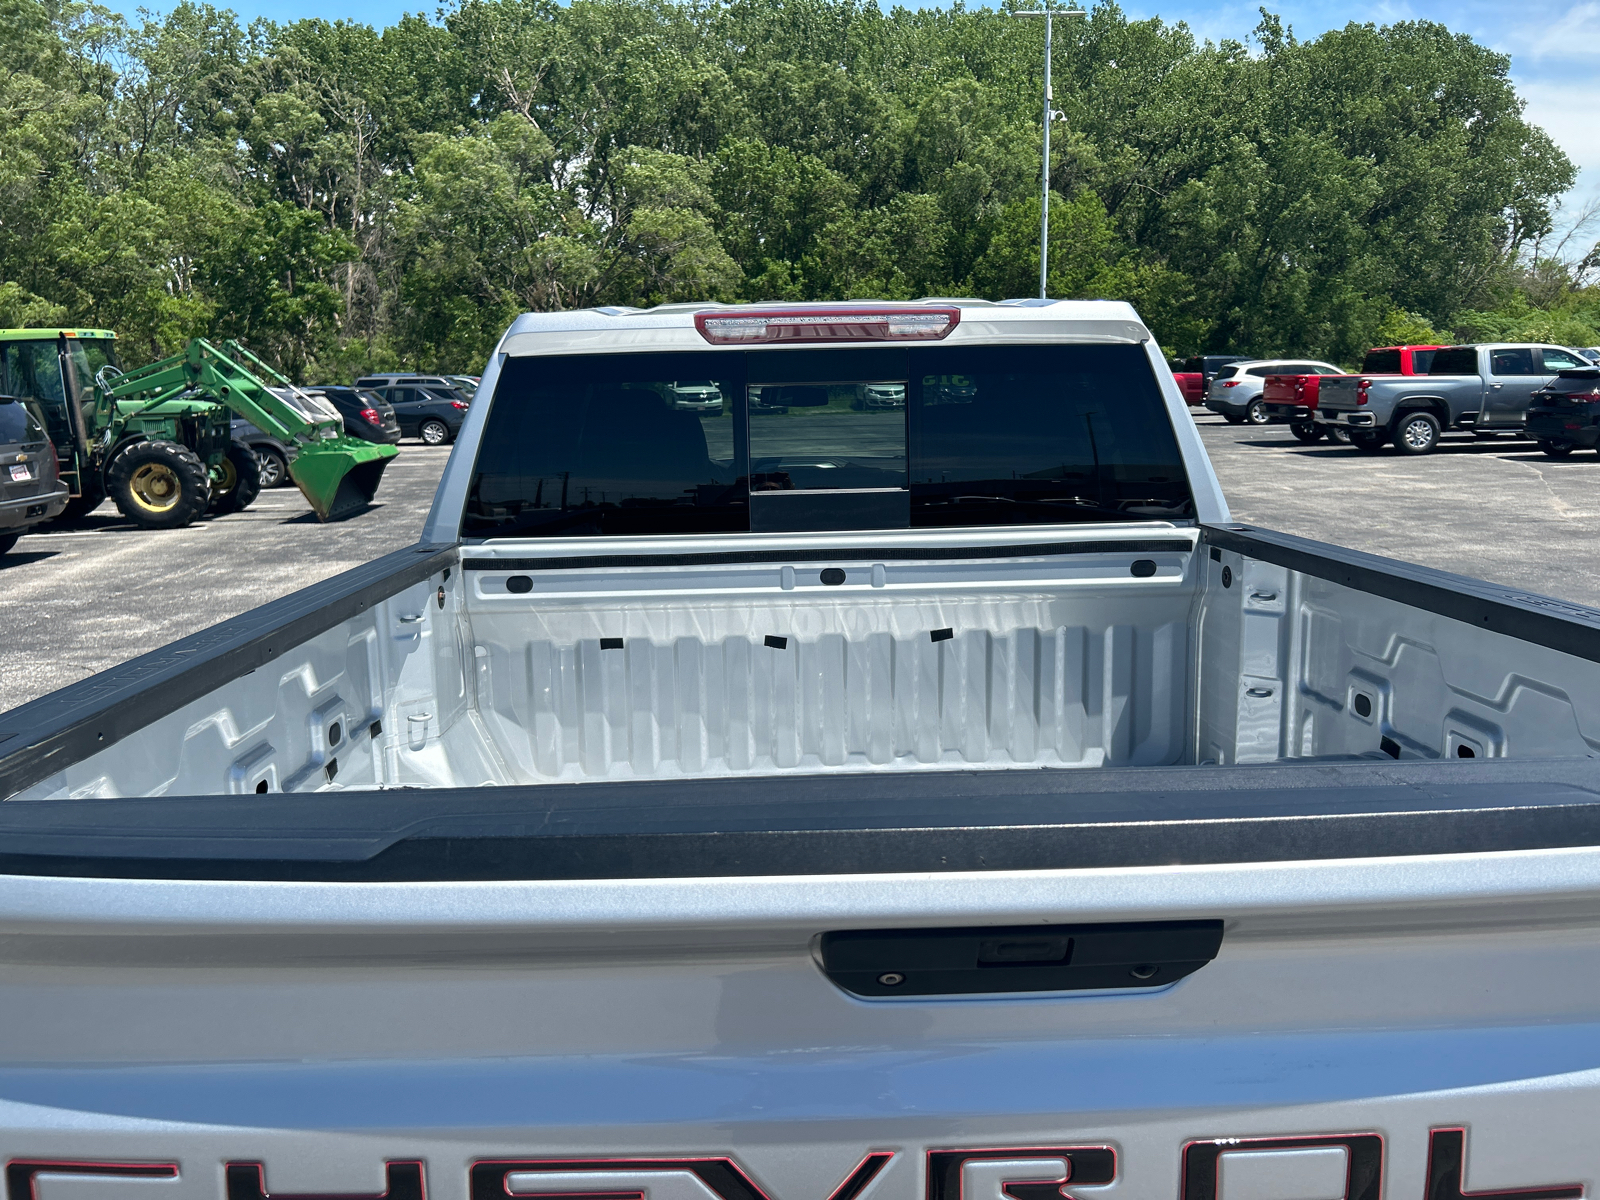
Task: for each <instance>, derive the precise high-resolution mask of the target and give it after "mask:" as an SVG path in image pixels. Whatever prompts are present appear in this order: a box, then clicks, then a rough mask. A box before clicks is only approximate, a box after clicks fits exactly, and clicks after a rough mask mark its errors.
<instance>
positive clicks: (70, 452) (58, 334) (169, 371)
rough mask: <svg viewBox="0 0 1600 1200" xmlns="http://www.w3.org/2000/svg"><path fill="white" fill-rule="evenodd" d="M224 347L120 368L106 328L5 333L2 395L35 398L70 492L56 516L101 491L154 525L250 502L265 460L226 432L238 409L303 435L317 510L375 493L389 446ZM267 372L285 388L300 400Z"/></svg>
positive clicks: (308, 487)
mask: <svg viewBox="0 0 1600 1200" xmlns="http://www.w3.org/2000/svg"><path fill="white" fill-rule="evenodd" d="M224 345H225V347H226V350H223V349H219V348H218V347H216V346H214V345H212V344H211V343H210V342H206V341H203V340H200V339H196V340H194V341H191V342H190V343H189V344H188V346H186V347H185V348H184V350H183V352H182V353H180V354H175V355H173V356H172V357H170V358H166V359H163V360H161V361H160V362H156V363H151V364H150V365H149V366H145V367H140V368H138V369H136V370H132V371H128V372H122V371H120V370H119V368H118V366H117V360H116V352H115V342H114V335H113V334H111V333H110V332H109V331H105V330H72V331H68V330H0V367H3V371H0V392H5V393H6V394H9V395H16V396H18V397H20V398H22V399H23V400H24V401H28V402H32V403H33V404H34V406H35V407H36V408H37V409H38V411H39V414H40V415H41V417H42V418H43V419H44V423H45V427H46V429H47V430H48V432H49V434H50V439H51V441H52V442H54V443H55V446H56V451H57V455H58V458H59V460H60V463H61V475H62V478H63V479H65V480H66V481H67V483H68V485H69V487H70V488H71V490H72V497H73V499H72V501H71V502H70V504H69V506H68V508H67V511H66V512H65V513H64V514H63V519H73V518H75V517H81V516H82V515H83V514H84V513H87V512H89V511H90V510H92V509H94V508H95V507H96V506H97V505H99V504H100V503H101V501H103V500H104V499H106V498H107V497H109V498H110V499H111V500H113V501H114V502H115V503H116V505H117V508H118V509H119V510H120V511H121V512H122V515H123V516H124V517H126V518H127V519H128V520H130V521H132V522H134V523H135V524H137V525H141V526H144V527H146V528H151V529H177V528H181V527H182V526H184V525H188V524H189V523H190V522H192V521H194V520H195V519H196V518H198V517H200V516H201V515H202V514H204V513H206V512H207V511H210V512H214V513H226V512H236V511H238V510H239V509H242V508H245V507H247V506H248V505H249V504H250V503H251V502H252V501H254V499H255V498H256V494H257V492H258V491H259V490H260V486H261V483H260V468H259V465H258V464H257V461H256V458H255V455H254V454H253V453H252V452H251V451H250V449H249V448H248V447H246V446H244V445H241V444H240V443H237V442H235V441H233V439H232V434H231V425H230V421H231V418H232V415H233V414H237V415H239V416H241V417H243V418H244V419H245V420H247V421H249V422H250V423H251V424H253V425H255V426H256V427H257V428H259V429H261V430H263V431H265V432H267V433H270V434H272V435H273V436H274V437H277V438H278V439H280V440H281V441H284V442H293V443H297V444H298V446H299V452H298V457H297V458H296V460H295V462H294V463H293V465H292V466H291V467H290V475H291V477H292V478H293V479H294V481H295V483H296V484H298V485H299V487H300V490H301V492H302V493H303V494H304V495H305V497H306V499H307V500H308V501H309V502H310V504H311V507H312V509H313V510H314V511H315V512H316V514H317V516H318V517H319V518H320V519H322V520H324V521H326V520H329V519H330V518H334V517H339V516H343V515H345V514H348V513H350V512H354V511H356V510H358V509H360V508H362V507H364V506H365V505H366V504H368V503H370V502H371V500H372V498H373V496H374V495H375V494H376V492H377V488H378V481H379V479H380V478H381V476H382V474H383V470H384V468H385V467H386V466H387V465H388V460H389V459H390V458H392V457H393V456H394V454H395V448H394V447H393V446H380V445H374V444H372V443H369V442H363V441H359V440H357V439H355V438H350V437H346V436H345V435H344V429H343V422H342V420H341V419H340V418H339V417H338V414H337V413H336V412H334V411H333V410H332V409H331V408H329V407H327V406H319V404H318V402H317V401H315V400H313V399H312V398H311V397H309V396H307V395H306V394H305V393H303V392H299V391H298V389H295V388H294V387H293V385H292V384H290V383H289V381H288V380H287V379H285V378H284V377H283V376H282V375H280V374H279V373H278V372H277V371H274V370H273V369H272V368H271V367H269V366H268V365H267V364H266V363H264V362H262V361H261V360H260V359H259V358H257V357H256V356H255V355H253V354H251V353H250V352H249V351H248V350H246V349H244V347H242V346H240V345H238V344H237V343H234V342H227V343H224ZM246 364H248V365H246ZM263 376H265V377H266V378H269V379H272V380H274V381H275V382H276V383H277V385H278V386H279V387H281V388H286V389H289V391H290V392H291V394H293V395H295V397H296V399H297V400H299V401H300V402H301V405H300V407H298V408H297V407H296V406H295V405H291V404H289V403H287V402H286V401H285V400H283V399H282V398H280V397H279V396H278V395H277V394H275V393H274V392H273V391H272V389H271V388H270V387H269V386H268V385H267V384H266V383H264V382H263V380H262V377H263ZM302 408H303V411H301V409H302Z"/></svg>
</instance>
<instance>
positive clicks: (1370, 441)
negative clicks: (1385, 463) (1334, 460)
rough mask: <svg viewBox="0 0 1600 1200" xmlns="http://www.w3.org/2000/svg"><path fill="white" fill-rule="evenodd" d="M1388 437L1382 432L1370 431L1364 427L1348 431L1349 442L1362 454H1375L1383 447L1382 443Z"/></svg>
mask: <svg viewBox="0 0 1600 1200" xmlns="http://www.w3.org/2000/svg"><path fill="white" fill-rule="evenodd" d="M1387 440H1388V439H1387V438H1386V437H1385V435H1384V434H1383V433H1381V432H1380V433H1372V432H1368V431H1367V430H1365V429H1362V430H1354V429H1352V430H1351V431H1350V444H1351V445H1352V446H1354V447H1355V448H1356V449H1357V450H1359V451H1361V453H1363V454H1376V453H1377V452H1378V451H1380V450H1382V449H1383V443H1384V442H1385V441H1387Z"/></svg>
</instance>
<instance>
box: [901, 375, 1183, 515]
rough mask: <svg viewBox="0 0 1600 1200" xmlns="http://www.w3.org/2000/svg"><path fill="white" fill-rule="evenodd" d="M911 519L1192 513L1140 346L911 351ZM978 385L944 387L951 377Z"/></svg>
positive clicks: (1167, 418)
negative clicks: (1093, 511)
mask: <svg viewBox="0 0 1600 1200" xmlns="http://www.w3.org/2000/svg"><path fill="white" fill-rule="evenodd" d="M911 365H912V372H911V373H912V379H913V382H914V383H916V384H917V385H919V386H917V387H916V388H915V389H914V400H915V401H916V406H915V408H914V409H913V411H912V428H911V434H912V437H911V523H912V524H913V525H918V526H950V525H1014V524H1050V523H1054V522H1059V521H1063V520H1073V519H1075V516H1074V512H1075V509H1077V508H1079V507H1083V506H1093V507H1099V508H1106V509H1116V510H1119V511H1122V512H1126V513H1128V514H1129V515H1143V516H1161V517H1183V516H1187V515H1189V513H1190V511H1191V506H1190V493H1189V482H1188V477H1187V475H1186V474H1185V473H1184V470H1183V465H1182V459H1181V458H1180V457H1179V454H1178V443H1177V439H1176V437H1174V435H1173V432H1172V419H1171V417H1170V416H1169V415H1168V414H1167V409H1166V405H1165V404H1164V403H1163V402H1162V399H1161V393H1160V390H1159V387H1158V385H1157V384H1156V379H1155V373H1154V372H1153V371H1152V370H1151V369H1150V361H1149V359H1148V358H1146V357H1145V354H1144V351H1143V350H1142V349H1140V347H1138V346H1027V347H1013V346H985V347H974V348H972V349H957V348H954V347H950V348H944V347H940V348H932V347H930V348H927V349H918V350H913V351H912V352H911ZM942 376H943V377H950V376H954V377H959V378H961V379H962V380H963V381H964V382H965V383H967V384H970V386H966V387H962V388H961V389H960V390H959V391H955V390H952V389H948V388H940V387H938V386H937V381H938V380H939V379H940V378H941V377H942Z"/></svg>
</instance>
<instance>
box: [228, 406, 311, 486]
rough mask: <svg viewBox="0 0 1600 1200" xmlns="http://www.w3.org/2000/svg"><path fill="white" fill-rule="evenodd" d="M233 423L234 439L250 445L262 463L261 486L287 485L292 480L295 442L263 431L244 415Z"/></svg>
mask: <svg viewBox="0 0 1600 1200" xmlns="http://www.w3.org/2000/svg"><path fill="white" fill-rule="evenodd" d="M231 424H232V427H233V440H234V441H236V442H241V443H243V444H244V445H246V446H249V447H250V450H251V452H252V453H253V454H254V455H255V456H256V462H258V463H260V464H261V486H262V487H263V488H275V487H284V486H286V485H287V484H288V483H289V482H290V480H289V464H290V463H292V462H293V461H294V455H295V445H294V443H293V442H284V441H280V440H279V439H278V438H275V437H273V436H272V435H271V434H270V433H264V432H262V431H261V430H259V429H257V428H256V427H255V426H254V425H252V424H250V422H249V421H246V420H245V419H244V418H243V417H235V418H234V419H233V421H232V422H231Z"/></svg>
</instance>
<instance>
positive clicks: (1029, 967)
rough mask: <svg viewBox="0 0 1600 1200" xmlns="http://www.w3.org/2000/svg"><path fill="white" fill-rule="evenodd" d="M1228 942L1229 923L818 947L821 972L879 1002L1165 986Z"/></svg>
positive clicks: (866, 932) (987, 930) (874, 938)
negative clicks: (1224, 938) (1225, 926)
mask: <svg viewBox="0 0 1600 1200" xmlns="http://www.w3.org/2000/svg"><path fill="white" fill-rule="evenodd" d="M1221 946H1222V922H1221V921H1127V922H1117V923H1107V924H1096V925H1011V926H1000V927H997V926H993V925H987V926H985V925H977V926H971V927H967V928H956V929H850V930H841V931H839V932H835V933H825V934H823V935H822V937H821V939H820V942H819V950H820V958H821V962H822V970H823V973H824V974H826V975H827V976H828V978H829V979H831V980H832V981H833V982H834V983H835V984H837V985H838V986H839V987H841V988H843V989H844V990H845V991H847V992H850V993H851V994H852V995H856V996H864V997H869V998H872V999H888V998H892V997H896V996H959V995H982V994H993V993H997V992H1076V991H1090V990H1101V991H1103V990H1106V989H1118V990H1120V989H1125V988H1135V989H1148V988H1159V987H1166V986H1167V985H1168V984H1171V983H1176V982H1177V981H1178V980H1180V979H1182V978H1183V977H1184V976H1185V975H1191V974H1193V973H1194V972H1195V971H1198V970H1199V969H1200V968H1201V967H1203V966H1205V965H1206V963H1208V962H1210V961H1211V960H1212V959H1213V958H1215V957H1216V956H1217V951H1218V950H1219V949H1220V948H1221Z"/></svg>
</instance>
